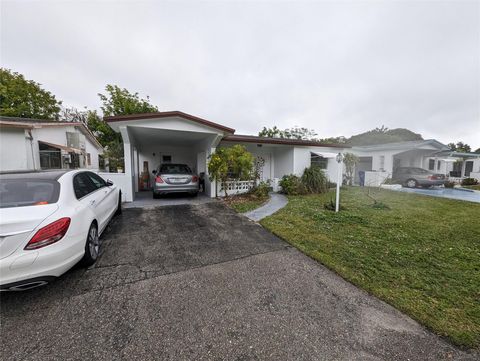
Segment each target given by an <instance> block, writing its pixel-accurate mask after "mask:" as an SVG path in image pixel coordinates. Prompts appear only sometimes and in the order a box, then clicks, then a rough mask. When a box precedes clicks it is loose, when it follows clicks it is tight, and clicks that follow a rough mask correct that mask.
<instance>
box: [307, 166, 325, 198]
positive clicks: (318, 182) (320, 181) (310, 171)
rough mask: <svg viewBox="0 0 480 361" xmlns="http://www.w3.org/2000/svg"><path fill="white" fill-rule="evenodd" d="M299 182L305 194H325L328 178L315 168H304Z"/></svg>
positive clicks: (318, 168)
mask: <svg viewBox="0 0 480 361" xmlns="http://www.w3.org/2000/svg"><path fill="white" fill-rule="evenodd" d="M301 181H302V183H303V185H304V186H305V189H306V190H307V193H325V192H327V191H328V178H327V176H326V175H325V173H324V172H323V170H321V169H320V167H317V166H314V165H313V166H311V167H309V168H305V170H304V172H303V175H302V178H301Z"/></svg>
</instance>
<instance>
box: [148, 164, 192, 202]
mask: <svg viewBox="0 0 480 361" xmlns="http://www.w3.org/2000/svg"><path fill="white" fill-rule="evenodd" d="M153 174H154V175H155V182H154V183H153V198H158V197H159V196H160V195H161V194H168V193H190V194H191V195H193V196H196V195H197V194H198V176H197V175H196V174H193V172H192V170H191V169H190V167H189V166H188V165H186V164H174V163H164V164H162V165H160V166H159V167H158V168H157V170H154V171H153Z"/></svg>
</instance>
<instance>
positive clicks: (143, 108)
mask: <svg viewBox="0 0 480 361" xmlns="http://www.w3.org/2000/svg"><path fill="white" fill-rule="evenodd" d="M105 90H106V91H107V95H104V94H100V93H99V94H98V96H99V97H100V100H101V101H102V103H103V105H102V106H101V109H102V111H103V115H104V116H111V115H127V114H141V113H154V112H158V108H157V107H156V106H155V105H152V104H150V98H149V97H148V96H147V99H141V98H140V97H139V96H138V93H133V94H132V93H130V92H129V91H128V90H127V89H125V88H123V89H121V88H120V87H118V86H117V85H110V84H108V85H107V86H106V87H105Z"/></svg>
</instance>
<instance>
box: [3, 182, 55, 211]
mask: <svg viewBox="0 0 480 361" xmlns="http://www.w3.org/2000/svg"><path fill="white" fill-rule="evenodd" d="M59 193H60V183H58V182H57V181H54V180H49V179H24V178H18V179H12V178H9V179H0V208H11V207H26V206H34V205H40V204H49V203H56V202H57V201H58V195H59Z"/></svg>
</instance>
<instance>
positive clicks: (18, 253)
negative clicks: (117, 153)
mask: <svg viewBox="0 0 480 361" xmlns="http://www.w3.org/2000/svg"><path fill="white" fill-rule="evenodd" d="M121 196H122V195H121V191H120V189H119V188H117V187H116V186H115V185H113V183H112V182H110V181H105V180H103V178H101V177H100V176H98V175H97V174H95V173H92V172H88V171H84V170H74V171H48V172H22V173H8V174H0V290H2V291H4V290H11V291H22V290H26V289H30V288H33V287H37V286H42V285H45V284H47V283H49V282H51V281H52V280H54V279H55V278H56V277H59V276H60V275H62V274H63V273H65V272H66V271H67V270H69V269H70V268H71V267H73V266H74V265H75V264H76V263H78V262H79V261H81V262H82V263H83V265H85V266H89V265H92V264H93V263H95V261H96V260H97V257H98V255H99V249H100V240H99V236H100V235H101V234H102V232H103V230H104V229H105V228H106V226H107V224H108V222H109V221H110V219H111V218H112V217H113V215H114V214H115V213H120V212H121V199H122V197H121Z"/></svg>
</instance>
